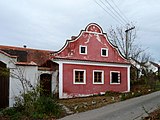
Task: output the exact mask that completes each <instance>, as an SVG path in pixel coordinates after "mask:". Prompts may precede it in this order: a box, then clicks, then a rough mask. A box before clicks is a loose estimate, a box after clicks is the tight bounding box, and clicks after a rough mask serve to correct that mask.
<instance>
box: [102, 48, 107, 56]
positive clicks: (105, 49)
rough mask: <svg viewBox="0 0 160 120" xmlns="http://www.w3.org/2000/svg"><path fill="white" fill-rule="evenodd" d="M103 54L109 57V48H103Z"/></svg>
mask: <svg viewBox="0 0 160 120" xmlns="http://www.w3.org/2000/svg"><path fill="white" fill-rule="evenodd" d="M101 56H103V57H108V48H101Z"/></svg>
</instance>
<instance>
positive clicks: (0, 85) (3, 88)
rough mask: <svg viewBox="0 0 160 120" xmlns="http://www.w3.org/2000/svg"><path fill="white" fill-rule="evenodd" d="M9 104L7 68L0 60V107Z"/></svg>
mask: <svg viewBox="0 0 160 120" xmlns="http://www.w3.org/2000/svg"><path fill="white" fill-rule="evenodd" d="M8 106H9V70H8V69H7V67H6V64H4V63H3V62H1V61H0V108H5V107H8Z"/></svg>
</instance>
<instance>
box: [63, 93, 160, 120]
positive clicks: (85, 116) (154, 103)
mask: <svg viewBox="0 0 160 120" xmlns="http://www.w3.org/2000/svg"><path fill="white" fill-rule="evenodd" d="M159 106H160V91H158V92H154V93H151V94H148V95H144V96H141V97H137V98H133V99H129V100H125V101H122V102H118V103H114V104H110V105H107V106H104V107H101V108H99V109H95V110H90V111H87V112H82V113H78V114H73V115H70V116H66V117H64V118H62V119H60V120H141V118H142V117H144V116H147V112H152V111H153V110H155V109H156V108H157V107H159ZM146 111H147V112H146Z"/></svg>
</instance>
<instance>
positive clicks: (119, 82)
mask: <svg viewBox="0 0 160 120" xmlns="http://www.w3.org/2000/svg"><path fill="white" fill-rule="evenodd" d="M113 72H114V73H118V74H120V73H121V72H120V71H110V84H121V76H120V80H119V81H118V83H112V73H113ZM120 75H121V74H120Z"/></svg>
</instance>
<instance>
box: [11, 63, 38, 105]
mask: <svg viewBox="0 0 160 120" xmlns="http://www.w3.org/2000/svg"><path fill="white" fill-rule="evenodd" d="M14 74H15V75H14ZM16 75H17V76H19V77H20V78H24V79H26V80H27V81H30V83H31V85H33V86H35V85H36V83H37V80H38V68H37V66H16V68H15V69H10V95H9V106H10V107H12V106H13V103H14V98H15V96H17V95H19V94H20V93H22V92H23V88H22V84H21V82H20V80H19V79H17V78H15V77H16ZM22 75H23V77H22Z"/></svg>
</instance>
